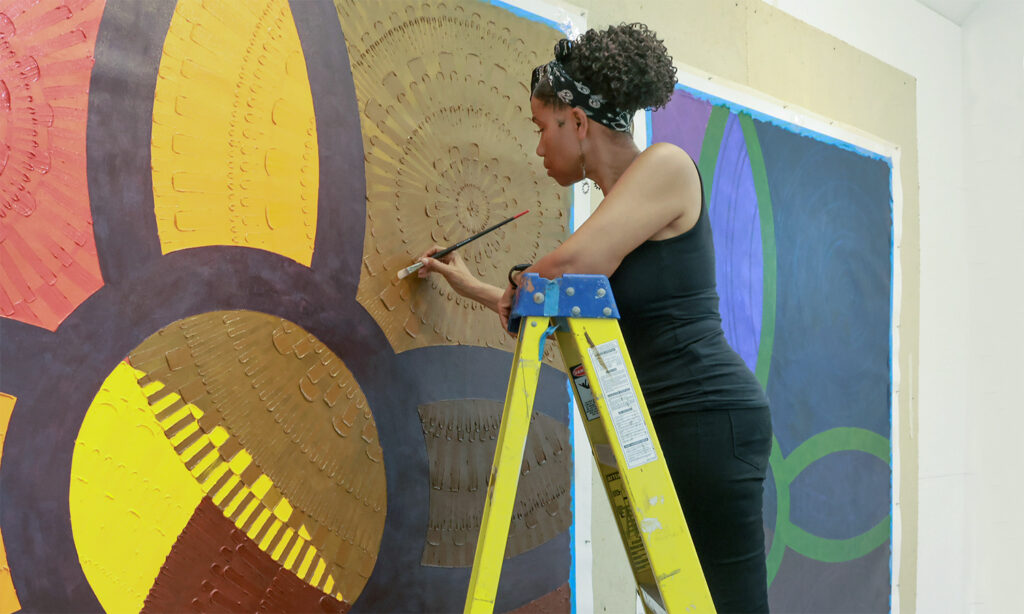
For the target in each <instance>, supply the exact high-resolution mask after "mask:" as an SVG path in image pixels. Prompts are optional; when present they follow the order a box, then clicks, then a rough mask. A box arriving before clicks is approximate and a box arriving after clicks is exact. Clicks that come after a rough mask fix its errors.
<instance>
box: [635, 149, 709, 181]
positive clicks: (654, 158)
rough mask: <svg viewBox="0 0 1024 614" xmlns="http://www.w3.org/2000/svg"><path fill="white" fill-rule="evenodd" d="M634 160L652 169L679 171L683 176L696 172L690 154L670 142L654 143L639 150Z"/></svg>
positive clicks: (693, 174)
mask: <svg viewBox="0 0 1024 614" xmlns="http://www.w3.org/2000/svg"><path fill="white" fill-rule="evenodd" d="M636 161H637V162H638V163H640V164H642V165H644V166H648V167H651V168H652V169H654V170H658V171H664V170H671V171H673V172H675V173H681V174H682V176H683V177H687V176H690V175H692V176H696V174H697V166H696V165H695V164H694V161H693V158H691V157H690V154H688V153H686V151H685V150H683V149H682V148H681V147H679V146H678V145H673V144H672V143H654V144H653V145H651V146H650V147H648V148H647V149H645V150H643V151H642V152H640V155H639V156H638V157H637V159H636Z"/></svg>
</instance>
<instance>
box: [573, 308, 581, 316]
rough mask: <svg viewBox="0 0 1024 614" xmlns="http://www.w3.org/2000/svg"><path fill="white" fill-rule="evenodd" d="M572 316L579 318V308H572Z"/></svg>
mask: <svg viewBox="0 0 1024 614" xmlns="http://www.w3.org/2000/svg"><path fill="white" fill-rule="evenodd" d="M572 315H573V316H575V317H577V318H578V317H580V308H579V307H573V308H572Z"/></svg>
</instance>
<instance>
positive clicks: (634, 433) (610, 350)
mask: <svg viewBox="0 0 1024 614" xmlns="http://www.w3.org/2000/svg"><path fill="white" fill-rule="evenodd" d="M587 351H588V352H589V353H590V359H591V361H592V366H593V368H594V373H595V374H596V375H597V383H598V385H599V386H600V387H601V394H603V395H604V398H605V403H606V404H607V406H608V414H609V415H610V416H611V419H612V427H613V428H614V429H615V436H616V437H617V438H618V440H619V445H620V446H622V456H623V458H624V459H625V461H626V466H627V467H628V468H630V469H634V468H636V467H639V466H640V465H644V464H647V463H649V462H651V461H654V460H656V459H657V458H658V456H657V454H655V452H654V443H653V442H652V441H651V434H650V432H649V431H648V430H647V424H646V423H645V422H644V416H643V413H642V412H641V411H640V399H638V398H637V396H636V391H635V390H634V389H633V380H632V379H631V378H630V377H629V370H628V369H626V361H625V359H624V357H623V355H622V349H621V348H620V347H619V342H618V341H617V340H615V339H613V340H611V341H608V342H605V343H602V344H600V345H598V346H596V347H591V348H589V349H588V350H587Z"/></svg>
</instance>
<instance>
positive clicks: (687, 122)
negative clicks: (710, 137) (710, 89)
mask: <svg viewBox="0 0 1024 614" xmlns="http://www.w3.org/2000/svg"><path fill="white" fill-rule="evenodd" d="M710 117H711V103H710V102H707V101H706V100H698V99H697V98H694V97H693V96H691V95H690V94H689V93H687V92H685V91H683V90H678V89H677V90H676V91H675V93H673V94H672V99H671V100H670V101H669V103H668V104H667V105H666V106H665V108H664V109H662V110H660V111H658V112H657V118H658V119H657V121H655V122H653V126H652V128H651V132H652V136H653V137H654V142H656V143H658V142H665V143H673V144H675V145H677V146H679V147H681V148H682V149H683V150H684V151H686V153H688V154H690V157H691V158H693V159H694V161H699V160H700V152H701V148H702V147H703V146H704V133H705V132H707V129H708V119H709V118H710Z"/></svg>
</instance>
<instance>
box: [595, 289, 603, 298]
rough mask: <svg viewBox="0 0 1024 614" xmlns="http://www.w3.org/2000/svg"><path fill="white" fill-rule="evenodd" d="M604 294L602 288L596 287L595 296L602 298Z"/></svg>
mask: <svg viewBox="0 0 1024 614" xmlns="http://www.w3.org/2000/svg"><path fill="white" fill-rule="evenodd" d="M604 295H605V291H604V288H598V289H597V298H604Z"/></svg>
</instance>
